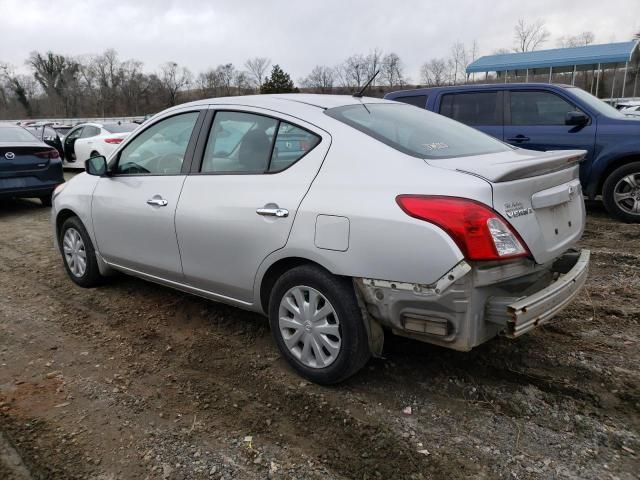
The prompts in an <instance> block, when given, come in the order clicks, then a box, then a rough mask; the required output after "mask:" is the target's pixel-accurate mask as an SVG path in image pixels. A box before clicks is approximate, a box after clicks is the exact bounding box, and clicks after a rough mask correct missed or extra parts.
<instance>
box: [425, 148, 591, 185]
mask: <svg viewBox="0 0 640 480" xmlns="http://www.w3.org/2000/svg"><path fill="white" fill-rule="evenodd" d="M540 153H542V154H541V155H536V156H532V157H528V158H525V159H522V160H518V161H515V162H514V161H513V159H509V160H507V161H505V162H500V163H495V164H490V165H487V166H486V167H484V168H483V169H482V170H484V171H475V172H474V171H470V170H466V169H464V168H458V167H454V170H455V171H456V172H460V173H465V174H468V175H473V176H475V177H479V178H482V179H483V180H486V181H488V182H490V183H502V182H510V181H513V180H522V179H525V178H532V177H538V176H541V175H546V174H549V173H554V172H558V171H562V170H565V169H567V168H569V167H571V166H574V165H578V164H579V163H581V162H583V161H584V160H585V158H586V155H587V152H586V150H553V151H548V152H540ZM429 164H430V165H433V166H436V165H435V162H434V163H431V162H429ZM504 165H509V166H510V168H509V169H508V170H507V171H501V170H504ZM492 170H494V171H495V174H492Z"/></svg>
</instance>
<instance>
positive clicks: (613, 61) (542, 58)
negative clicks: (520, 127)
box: [467, 40, 640, 97]
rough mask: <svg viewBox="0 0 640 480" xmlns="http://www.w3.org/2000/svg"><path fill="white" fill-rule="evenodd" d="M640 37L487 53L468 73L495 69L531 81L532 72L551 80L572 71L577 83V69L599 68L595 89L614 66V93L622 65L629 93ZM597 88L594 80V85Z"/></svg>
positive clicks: (506, 78) (504, 76)
mask: <svg viewBox="0 0 640 480" xmlns="http://www.w3.org/2000/svg"><path fill="white" fill-rule="evenodd" d="M638 43H639V41H638V40H631V41H628V42H617V43H606V44H601V45H587V46H584V47H570V48H554V49H550V50H535V51H532V52H522V53H505V54H498V55H486V56H484V57H480V58H478V59H477V60H476V61H474V62H472V63H470V64H469V65H468V66H467V74H468V75H470V74H473V73H479V72H484V73H485V75H488V74H489V73H490V72H495V73H496V74H497V75H498V77H499V78H501V79H504V81H505V82H506V81H509V78H510V77H509V75H511V78H516V79H519V80H520V81H521V80H522V79H524V81H529V77H530V76H535V75H541V74H548V77H549V82H551V81H552V78H553V75H554V74H557V73H570V74H571V84H572V85H573V84H574V83H575V79H576V73H577V72H580V71H593V72H596V74H595V75H594V76H595V91H596V92H598V91H599V85H600V81H601V77H602V76H603V75H604V72H605V71H610V70H613V72H614V73H613V81H612V93H611V96H612V97H613V89H614V88H615V75H616V71H617V70H618V69H624V77H623V80H622V95H621V96H622V97H624V95H625V86H626V84H627V71H628V70H629V65H630V64H631V65H635V77H636V78H635V80H634V93H633V95H634V96H635V94H636V92H635V90H636V88H637V77H638V64H639V62H640V58H639V57H640V49H639V48H638ZM592 83H593V82H592ZM591 90H593V84H592V87H591Z"/></svg>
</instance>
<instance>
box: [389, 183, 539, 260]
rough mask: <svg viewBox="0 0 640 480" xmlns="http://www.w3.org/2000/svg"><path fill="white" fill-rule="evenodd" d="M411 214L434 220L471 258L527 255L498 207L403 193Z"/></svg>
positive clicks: (404, 204) (401, 201) (401, 198)
mask: <svg viewBox="0 0 640 480" xmlns="http://www.w3.org/2000/svg"><path fill="white" fill-rule="evenodd" d="M396 202H398V205H400V208H402V210H404V212H405V213H406V214H407V215H410V216H412V217H414V218H417V219H420V220H424V221H426V222H430V223H433V224H434V225H437V226H438V227H440V228H442V229H443V230H444V231H445V232H447V233H448V234H449V235H450V236H451V238H452V239H453V241H454V242H456V244H457V245H458V247H459V248H460V250H461V251H462V253H463V254H464V256H465V257H466V258H467V259H468V260H504V259H507V258H516V257H526V256H528V255H529V251H528V249H527V247H526V245H525V244H524V242H523V241H522V239H521V238H520V236H519V235H518V234H517V233H516V232H515V231H514V230H513V229H512V228H511V227H510V226H509V225H508V224H507V222H506V221H505V220H504V218H502V217H501V216H500V214H498V213H497V212H496V211H495V210H493V209H491V208H489V207H487V206H486V205H483V204H482V203H479V202H476V201H474V200H469V199H466V198H458V197H443V196H427V195H399V196H398V197H396Z"/></svg>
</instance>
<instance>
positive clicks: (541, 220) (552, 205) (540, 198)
mask: <svg viewBox="0 0 640 480" xmlns="http://www.w3.org/2000/svg"><path fill="white" fill-rule="evenodd" d="M584 154H585V152H584V151H583V150H565V151H554V152H534V151H529V150H521V149H517V150H514V151H512V152H504V153H499V154H491V155H479V156H472V157H461V158H451V159H440V160H429V161H427V163H428V164H429V165H431V166H434V167H440V168H446V169H449V170H456V171H459V172H463V173H467V174H470V175H474V176H477V177H480V178H482V179H484V180H486V181H487V182H489V184H490V185H491V188H492V192H493V208H494V209H495V210H496V211H497V212H498V213H500V214H501V215H502V216H503V217H504V218H505V219H506V220H507V221H508V222H509V224H510V225H511V226H512V227H513V229H514V230H515V231H516V232H517V233H518V234H519V235H520V237H521V238H522V239H523V240H524V242H525V243H526V244H527V247H528V248H529V251H530V252H531V254H532V255H533V257H534V259H535V260H536V262H538V263H546V262H548V261H550V260H553V259H554V258H556V257H557V256H558V255H560V254H561V253H562V252H564V251H565V250H567V249H568V248H570V247H571V246H572V245H573V244H575V242H577V241H578V239H579V238H580V237H581V235H582V232H583V229H584V221H585V209H584V201H583V198H582V189H581V187H580V181H579V179H578V173H579V172H578V169H579V163H580V162H581V161H582V159H583V158H584Z"/></svg>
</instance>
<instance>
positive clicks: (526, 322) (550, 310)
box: [485, 250, 591, 338]
mask: <svg viewBox="0 0 640 480" xmlns="http://www.w3.org/2000/svg"><path fill="white" fill-rule="evenodd" d="M590 255H591V252H590V251H589V250H582V251H580V252H570V253H567V254H565V255H564V256H563V257H561V259H560V260H559V261H558V262H556V263H554V266H553V267H552V268H553V269H554V270H555V271H556V273H558V277H557V278H556V279H555V281H554V282H553V283H551V284H550V285H549V286H547V287H545V288H543V289H542V290H539V291H537V292H535V293H533V294H531V295H529V296H526V297H520V298H512V297H492V298H490V299H489V301H488V302H487V307H486V312H485V320H487V321H489V322H493V323H497V324H499V325H503V326H505V327H506V329H505V331H504V334H505V335H506V336H507V337H510V338H516V337H519V336H520V335H522V334H524V333H526V332H528V331H529V330H531V329H533V328H535V327H537V326H539V325H542V324H544V323H546V322H548V321H549V320H551V319H552V318H553V317H554V316H555V315H556V314H557V313H558V312H559V311H561V310H562V309H563V308H564V307H566V306H567V305H568V304H569V303H570V302H571V301H572V300H573V299H574V298H575V296H576V295H578V293H579V292H580V290H582V287H584V284H585V283H586V281H587V275H588V272H589V259H590Z"/></svg>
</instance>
